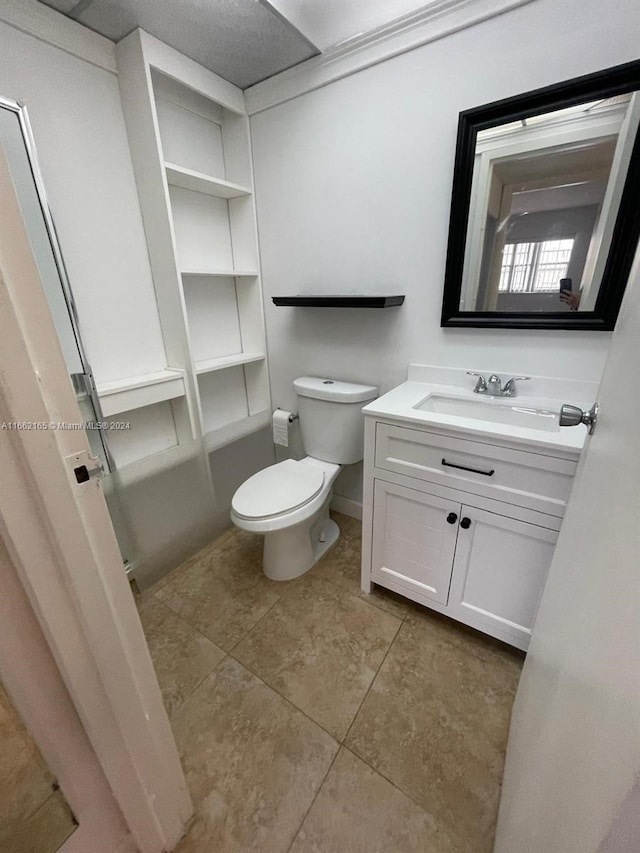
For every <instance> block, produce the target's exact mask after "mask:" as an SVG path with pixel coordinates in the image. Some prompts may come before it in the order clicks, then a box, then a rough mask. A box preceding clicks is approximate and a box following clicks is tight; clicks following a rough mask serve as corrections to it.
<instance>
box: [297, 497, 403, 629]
mask: <svg viewBox="0 0 640 853" xmlns="http://www.w3.org/2000/svg"><path fill="white" fill-rule="evenodd" d="M334 517H335V518H336V521H337V522H338V524H339V525H340V539H338V541H337V543H336V544H335V545H334V547H333V548H332V549H331V550H330V551H329V553H328V554H327V555H326V556H325V557H323V558H322V559H321V560H320V562H318V563H316V565H315V566H314V567H313V569H311V574H312V575H313V576H314V577H318V578H322V579H323V580H326V581H329V582H330V583H334V584H337V585H338V586H340V587H342V588H343V589H346V590H347V591H348V592H350V593H351V594H352V595H357V596H358V598H362V600H363V601H366V602H367V603H368V604H373V605H375V606H376V607H379V608H380V609H381V610H385V611H386V612H387V613H391V614H393V615H394V616H397V617H398V618H399V619H402V618H403V617H404V615H405V613H406V612H407V610H408V608H409V605H410V602H409V600H408V599H406V598H404V597H403V596H401V595H396V593H394V592H391V590H387V589H383V587H374V589H373V592H372V593H371V594H370V595H369V594H367V593H365V592H363V591H362V589H361V588H360V566H361V559H362V548H361V528H362V525H361V523H360V521H358V520H357V519H355V518H348V517H347V516H346V515H343V516H340V515H338V514H337V513H336V514H334Z"/></svg>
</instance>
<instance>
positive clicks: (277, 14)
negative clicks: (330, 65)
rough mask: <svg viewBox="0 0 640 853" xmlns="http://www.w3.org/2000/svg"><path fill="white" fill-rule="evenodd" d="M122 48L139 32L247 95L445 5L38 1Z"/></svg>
mask: <svg viewBox="0 0 640 853" xmlns="http://www.w3.org/2000/svg"><path fill="white" fill-rule="evenodd" d="M40 2H42V3H44V4H45V5H47V6H51V7H53V8H54V9H57V10H58V11H59V12H62V13H63V14H65V15H68V16H69V17H71V18H73V19H74V20H76V21H79V22H80V23H81V24H84V25H85V26H86V27H89V28H90V29H92V30H94V31H95V32H97V33H100V34H101V35H103V36H106V37H107V38H109V39H111V40H112V41H115V42H118V41H120V40H121V39H122V38H124V37H125V36H126V35H128V34H129V33H130V32H131V31H132V30H134V29H136V27H141V28H142V29H143V30H146V31H147V32H148V33H150V34H151V35H153V36H155V37H156V38H158V39H160V40H161V41H163V42H165V43H166V44H169V45H171V46H172V47H174V48H176V50H179V51H180V52H181V53H184V54H185V55H186V56H189V57H190V58H191V59H194V60H195V61H196V62H199V63H200V64H201V65H204V66H205V67H206V68H209V69H210V70H211V71H215V72H216V74H219V75H220V76H221V77H224V78H225V79H226V80H229V81H230V82H231V83H235V85H236V86H239V87H240V88H241V89H246V88H247V87H248V86H252V85H253V84H254V83H258V82H260V81H261V80H265V79H267V78H268V77H272V76H273V75H274V74H277V73H278V72H280V71H284V70H285V69H286V68H290V67H291V66H293V65H297V64H298V63H300V62H304V60H305V59H309V58H310V57H312V56H315V55H317V54H318V52H320V51H324V50H326V49H327V48H329V47H332V46H334V45H336V44H338V43H340V42H343V41H346V40H348V39H352V38H355V37H356V36H358V35H362V34H363V33H368V32H371V30H374V29H376V28H378V27H380V26H383V25H384V24H388V23H390V22H391V21H393V20H396V19H397V18H400V17H403V16H405V15H407V14H410V13H411V12H414V11H416V10H418V9H423V8H425V7H428V6H431V5H433V4H434V3H440V2H441V0H40Z"/></svg>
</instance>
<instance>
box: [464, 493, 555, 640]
mask: <svg viewBox="0 0 640 853" xmlns="http://www.w3.org/2000/svg"><path fill="white" fill-rule="evenodd" d="M557 538H558V534H557V532H556V531H555V530H548V529H547V528H546V527H540V526H539V525H537V524H529V523H528V522H525V521H519V520H516V519H513V518H506V517H505V516H503V515H497V514H496V513H494V512H485V511H484V510H481V509H475V508H474V507H470V506H466V505H463V506H462V510H461V519H460V530H459V531H458V544H457V546H456V557H455V561H454V564H453V577H452V580H451V590H450V592H449V610H448V613H449V615H450V616H453V618H454V619H460V621H461V622H465V623H466V624H467V625H473V627H474V628H478V629H479V630H480V631H484V632H485V633H487V634H491V635H492V636H493V637H499V638H500V639H501V640H504V641H505V642H507V643H511V644H512V645H514V646H517V647H518V648H520V649H526V648H527V647H528V645H529V640H530V637H531V629H532V627H533V622H534V619H535V617H536V613H537V610H538V604H539V602H540V596H541V595H542V590H543V588H544V582H545V578H546V576H547V572H548V570H549V565H550V564H551V558H552V556H553V549H554V547H555V543H556V540H557Z"/></svg>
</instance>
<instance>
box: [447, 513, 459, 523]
mask: <svg viewBox="0 0 640 853" xmlns="http://www.w3.org/2000/svg"><path fill="white" fill-rule="evenodd" d="M457 520H458V516H457V515H456V514H455V512H450V513H449V515H448V516H447V521H448V522H449V524H455V523H456V521H457Z"/></svg>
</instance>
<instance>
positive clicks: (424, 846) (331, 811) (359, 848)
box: [290, 747, 457, 853]
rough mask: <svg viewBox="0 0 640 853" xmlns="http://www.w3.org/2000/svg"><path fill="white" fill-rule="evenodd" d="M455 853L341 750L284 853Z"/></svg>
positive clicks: (410, 806) (404, 800)
mask: <svg viewBox="0 0 640 853" xmlns="http://www.w3.org/2000/svg"><path fill="white" fill-rule="evenodd" d="M318 851H322V853H457V851H456V849H455V847H453V846H452V842H451V841H450V840H448V839H447V838H446V837H444V836H442V835H441V834H440V833H439V832H438V830H437V828H436V826H435V823H434V821H433V819H432V818H431V816H430V815H428V814H427V813H426V812H425V811H424V809H421V808H420V806H417V805H416V804H415V803H414V802H413V801H412V800H410V799H409V797H407V796H405V794H403V793H402V792H401V791H399V790H398V789H397V788H395V787H394V786H393V785H392V784H391V783H390V782H388V781H387V780H386V779H383V777H382V776H380V775H379V774H378V773H376V772H375V770H372V769H371V767H369V766H368V765H367V764H365V763H364V762H363V761H361V760H360V759H359V758H357V757H356V756H355V755H354V754H353V753H352V752H349V750H347V749H345V748H344V747H341V749H340V752H339V754H338V756H337V758H336V760H335V762H334V764H333V766H332V768H331V770H330V771H329V774H328V776H327V778H326V779H325V781H324V782H323V784H322V787H321V788H320V791H319V793H318V796H317V797H316V799H315V801H314V803H313V806H312V807H311V810H310V811H309V814H308V815H307V817H306V818H305V821H304V823H303V824H302V827H301V829H300V832H299V833H298V835H297V836H296V840H295V841H294V842H293V846H292V847H291V851H290V853H318Z"/></svg>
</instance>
